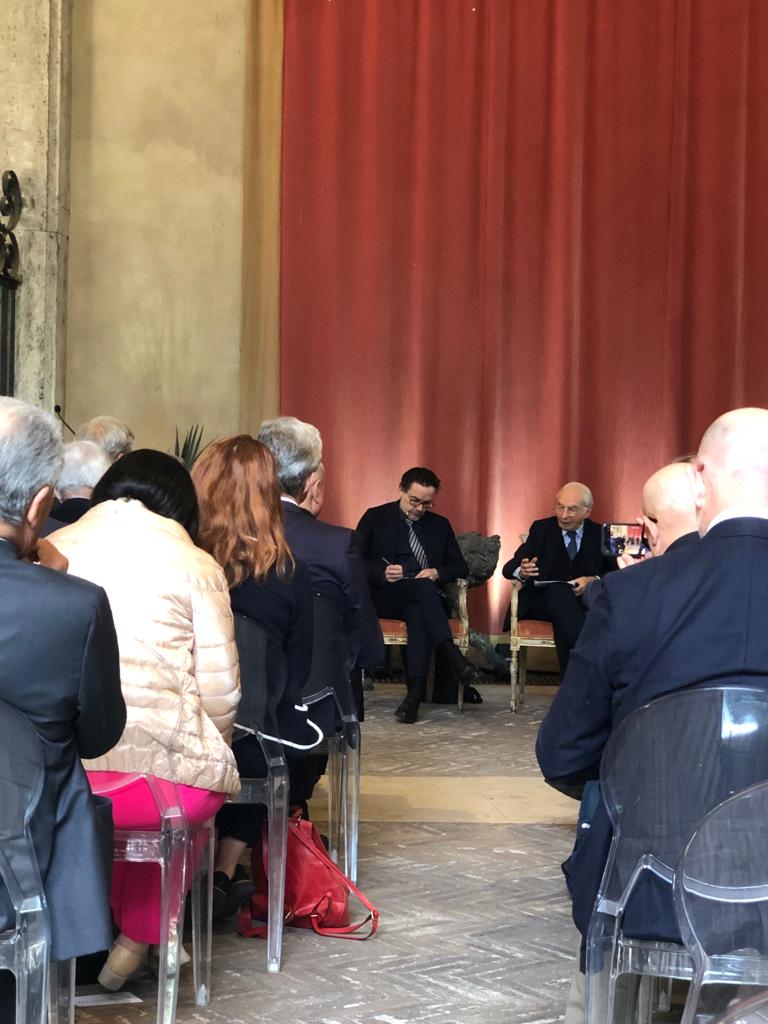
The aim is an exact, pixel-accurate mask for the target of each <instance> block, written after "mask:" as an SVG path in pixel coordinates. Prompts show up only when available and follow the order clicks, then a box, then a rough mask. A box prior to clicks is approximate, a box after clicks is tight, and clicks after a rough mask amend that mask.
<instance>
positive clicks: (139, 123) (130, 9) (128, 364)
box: [65, 0, 248, 449]
mask: <svg viewBox="0 0 768 1024" xmlns="http://www.w3.org/2000/svg"><path fill="white" fill-rule="evenodd" d="M247 6H248V0H216V2H215V3H213V4H210V3H208V2H203V0H163V2H162V3H157V2H156V0H131V2H130V3H127V2H125V0H74V12H73V44H72V46H73V49H72V65H73V75H72V157H71V223H70V250H69V307H68V321H67V366H66V372H67V381H66V409H65V414H66V416H67V419H68V420H69V421H70V422H71V423H73V425H76V424H77V423H80V422H81V421H82V420H84V419H87V418H88V417H90V416H93V415H97V414H99V413H109V414H113V415H116V416H120V417H122V418H124V419H126V420H127V421H128V422H130V423H131V424H132V425H133V426H134V429H135V431H136V433H137V441H138V443H139V444H141V445H152V446H155V447H159V448H163V449H165V448H168V447H170V445H171V444H172V439H173V430H174V426H175V425H178V426H179V427H180V428H182V429H186V427H188V426H189V425H190V424H191V423H193V422H199V423H201V424H203V425H204V426H205V429H206V437H209V438H210V437H212V436H214V435H217V434H224V433H227V432H232V431H233V430H235V429H237V426H238V422H239V419H240V333H241V315H242V303H241V274H242V264H243V260H242V251H243V231H242V215H243V126H244V95H245V46H246V10H247Z"/></svg>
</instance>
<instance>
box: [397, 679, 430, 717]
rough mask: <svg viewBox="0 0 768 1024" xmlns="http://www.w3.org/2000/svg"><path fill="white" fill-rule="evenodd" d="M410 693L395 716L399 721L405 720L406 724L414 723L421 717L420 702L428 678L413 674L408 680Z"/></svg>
mask: <svg viewBox="0 0 768 1024" xmlns="http://www.w3.org/2000/svg"><path fill="white" fill-rule="evenodd" d="M406 685H407V687H408V693H407V695H406V698H405V700H404V701H403V703H402V704H401V705H400V706H399V707H398V708H397V709H396V711H395V718H396V719H397V720H398V722H405V724H406V725H413V723H414V722H415V721H416V719H417V718H418V717H419V704H420V699H419V698H420V697H421V692H422V690H423V688H424V686H425V685H426V680H425V679H422V678H421V677H420V676H411V678H410V679H409V680H408V682H407V684H406Z"/></svg>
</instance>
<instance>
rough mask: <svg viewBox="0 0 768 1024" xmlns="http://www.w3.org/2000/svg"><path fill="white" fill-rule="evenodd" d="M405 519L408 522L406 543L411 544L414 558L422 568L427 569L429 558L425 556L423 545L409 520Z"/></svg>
mask: <svg viewBox="0 0 768 1024" xmlns="http://www.w3.org/2000/svg"><path fill="white" fill-rule="evenodd" d="M405 521H406V523H408V543H409V544H410V545H411V551H412V552H413V555H414V558H415V559H416V561H417V562H418V563H419V565H420V566H421V568H422V569H428V568H429V559H428V558H427V552H426V551H425V550H424V546H423V545H422V543H421V541H420V540H419V538H418V537H417V536H416V531H415V530H414V528H413V523H412V522H411V520H410V519H406V520H405Z"/></svg>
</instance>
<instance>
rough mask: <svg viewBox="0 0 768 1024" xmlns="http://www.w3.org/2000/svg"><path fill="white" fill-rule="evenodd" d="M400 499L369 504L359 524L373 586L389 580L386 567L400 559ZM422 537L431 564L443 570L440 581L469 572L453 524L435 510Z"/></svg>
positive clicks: (423, 523)
mask: <svg viewBox="0 0 768 1024" xmlns="http://www.w3.org/2000/svg"><path fill="white" fill-rule="evenodd" d="M399 529H400V502H399V501H390V502H388V503H387V504H386V505H378V506H377V507H376V508H369V509H368V511H367V512H364V513H363V517H362V519H361V520H360V522H359V523H358V524H357V533H358V536H359V537H360V547H361V551H362V556H363V560H364V562H365V570H366V574H367V576H368V582H369V583H370V584H371V586H373V587H382V586H384V584H385V580H384V570H385V569H386V562H385V561H384V559H386V560H387V561H388V562H396V561H397V551H398V532H399ZM419 537H420V539H421V543H422V545H423V546H424V550H425V551H426V553H427V557H428V558H429V564H430V567H431V568H433V569H437V571H438V573H439V577H438V580H437V582H438V584H440V583H452V582H453V581H454V580H456V579H466V577H467V576H469V566H468V565H467V563H466V562H465V561H464V556H463V555H462V553H461V549H460V548H459V545H458V544H457V542H456V536H455V534H454V532H453V527H452V526H451V524H450V523H449V522H448V520H447V519H446V518H445V516H439V515H437V513H435V512H427V513H425V515H424V517H423V518H422V520H421V523H420V526H419Z"/></svg>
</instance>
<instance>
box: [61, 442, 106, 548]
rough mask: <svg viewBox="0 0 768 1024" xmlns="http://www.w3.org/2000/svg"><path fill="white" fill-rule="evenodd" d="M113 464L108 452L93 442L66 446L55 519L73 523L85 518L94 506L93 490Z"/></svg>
mask: <svg viewBox="0 0 768 1024" xmlns="http://www.w3.org/2000/svg"><path fill="white" fill-rule="evenodd" d="M111 465H112V463H111V461H110V458H109V456H108V455H107V453H106V452H105V451H104V449H103V448H100V447H99V445H97V444H93V442H92V441H71V442H70V443H69V444H65V445H64V465H63V466H62V469H61V472H60V473H59V479H58V480H57V481H56V497H57V498H58V499H59V504H58V505H56V507H55V508H54V509H53V511H52V512H51V519H54V520H56V521H57V522H58V523H66V524H69V523H76V522H77V521H78V519H80V518H81V516H83V515H85V513H86V512H87V511H88V509H89V508H90V506H91V494H92V493H93V488H94V487H95V486H96V484H97V483H98V482H99V480H101V478H102V477H103V476H104V474H105V473H106V472H107V470H108V469H109V467H110V466H111ZM57 529H58V527H57Z"/></svg>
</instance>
